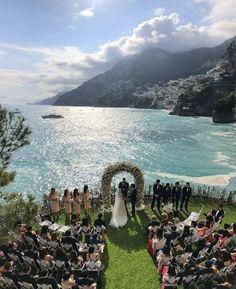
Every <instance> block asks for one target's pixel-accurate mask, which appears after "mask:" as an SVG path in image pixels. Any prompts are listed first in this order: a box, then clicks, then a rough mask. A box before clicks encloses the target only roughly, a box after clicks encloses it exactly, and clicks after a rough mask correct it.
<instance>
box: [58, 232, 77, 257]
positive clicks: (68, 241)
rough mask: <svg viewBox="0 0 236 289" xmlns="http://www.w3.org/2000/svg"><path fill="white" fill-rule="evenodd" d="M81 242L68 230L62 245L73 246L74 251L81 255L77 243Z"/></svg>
mask: <svg viewBox="0 0 236 289" xmlns="http://www.w3.org/2000/svg"><path fill="white" fill-rule="evenodd" d="M78 242H79V241H78V240H77V239H76V238H75V237H74V236H72V235H71V231H70V230H67V231H66V232H65V235H64V237H63V238H62V239H61V243H62V244H68V245H71V247H72V248H73V250H74V251H76V252H77V253H79V251H78V246H77V243H78Z"/></svg>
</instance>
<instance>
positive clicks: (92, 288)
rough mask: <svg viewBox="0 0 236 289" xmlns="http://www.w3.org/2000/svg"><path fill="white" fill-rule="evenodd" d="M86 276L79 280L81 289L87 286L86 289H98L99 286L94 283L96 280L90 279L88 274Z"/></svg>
mask: <svg viewBox="0 0 236 289" xmlns="http://www.w3.org/2000/svg"><path fill="white" fill-rule="evenodd" d="M85 274H86V275H85V276H83V277H79V278H78V285H79V288H80V286H81V288H83V286H86V289H96V288H97V284H96V283H95V282H94V279H93V278H90V277H89V274H88V272H86V273H85Z"/></svg>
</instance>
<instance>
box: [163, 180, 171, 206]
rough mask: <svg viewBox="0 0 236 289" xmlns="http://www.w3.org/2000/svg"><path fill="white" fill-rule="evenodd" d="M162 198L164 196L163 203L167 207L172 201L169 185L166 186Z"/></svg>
mask: <svg viewBox="0 0 236 289" xmlns="http://www.w3.org/2000/svg"><path fill="white" fill-rule="evenodd" d="M162 196H163V203H164V205H166V204H167V203H168V201H170V200H171V186H170V184H169V183H167V184H166V185H165V187H164V189H163V193H162Z"/></svg>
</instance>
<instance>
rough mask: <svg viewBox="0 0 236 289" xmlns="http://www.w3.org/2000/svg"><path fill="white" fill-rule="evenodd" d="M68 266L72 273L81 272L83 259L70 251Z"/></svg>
mask: <svg viewBox="0 0 236 289" xmlns="http://www.w3.org/2000/svg"><path fill="white" fill-rule="evenodd" d="M69 265H70V268H71V269H72V271H73V272H74V271H77V272H78V271H81V270H82V268H83V265H84V259H83V257H82V256H80V255H79V254H78V253H77V252H75V251H72V252H71V254H70V259H69Z"/></svg>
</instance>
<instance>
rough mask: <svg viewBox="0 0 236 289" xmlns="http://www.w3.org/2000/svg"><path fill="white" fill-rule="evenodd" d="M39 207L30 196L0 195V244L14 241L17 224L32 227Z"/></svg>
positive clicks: (17, 194) (19, 194)
mask: <svg viewBox="0 0 236 289" xmlns="http://www.w3.org/2000/svg"><path fill="white" fill-rule="evenodd" d="M39 211H40V205H39V203H38V202H37V201H36V200H35V197H34V196H33V195H31V194H28V195H27V196H26V195H24V194H22V193H0V243H2V242H4V241H7V240H9V239H11V240H13V241H15V240H16V234H17V233H18V226H19V224H27V225H33V224H34V222H35V216H36V214H37V212H39Z"/></svg>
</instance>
